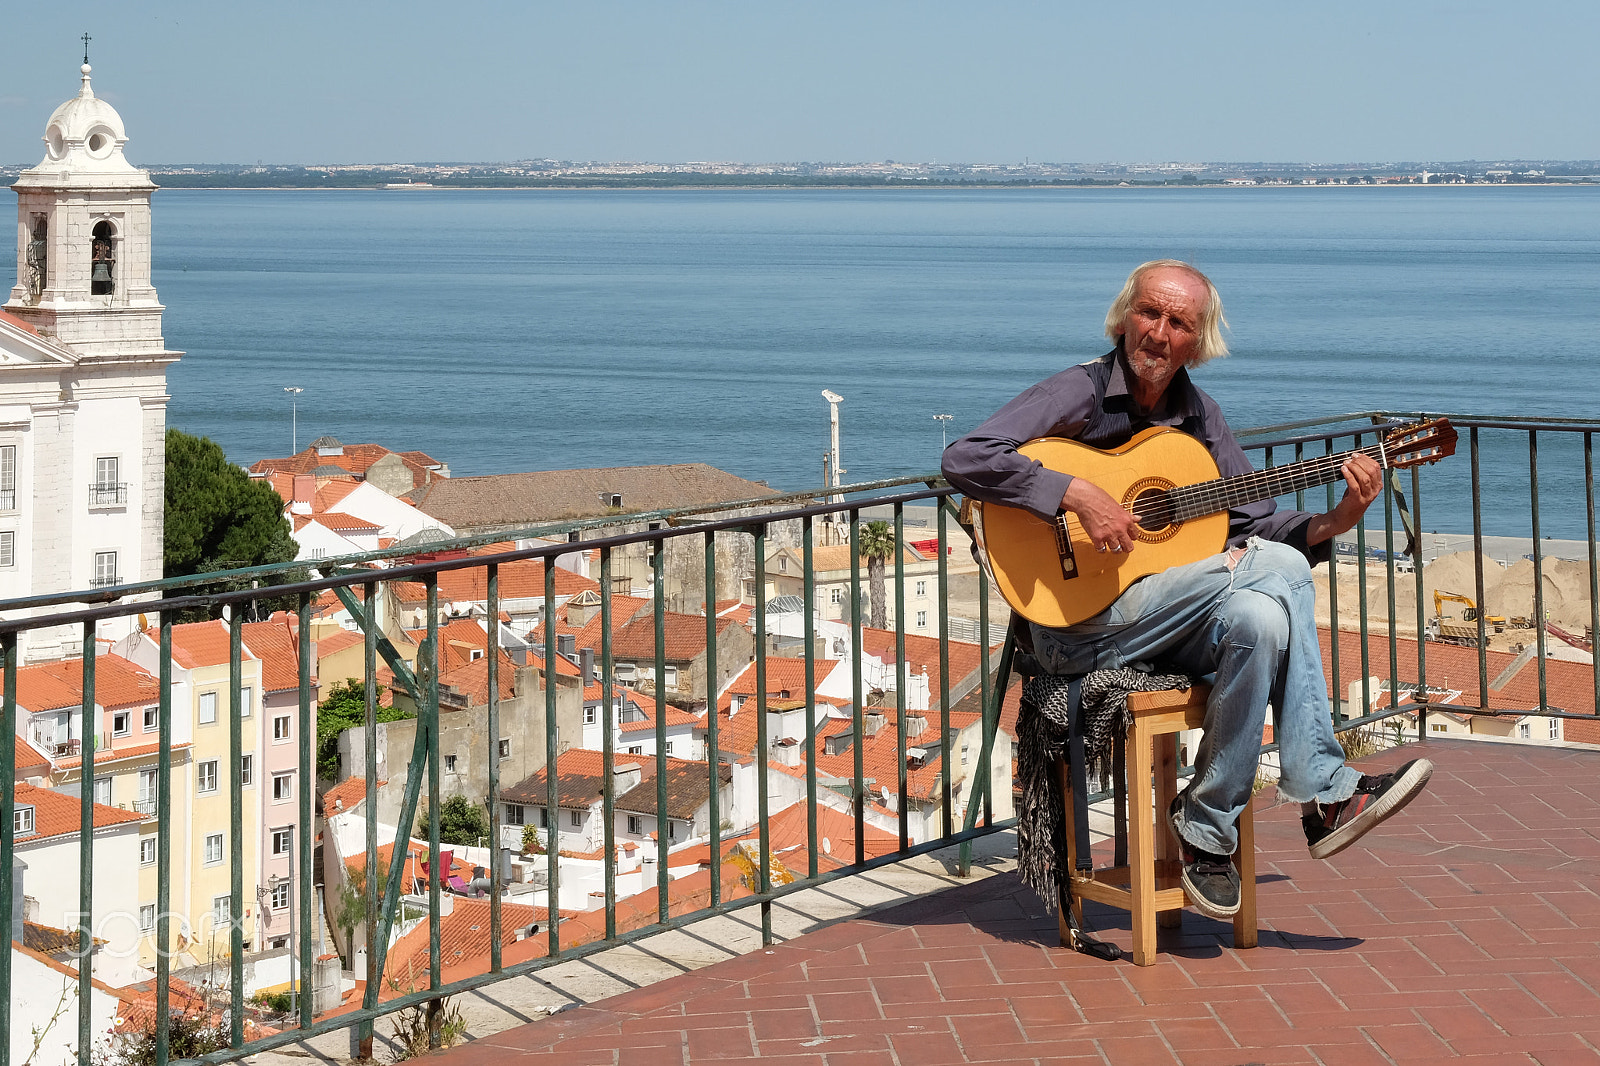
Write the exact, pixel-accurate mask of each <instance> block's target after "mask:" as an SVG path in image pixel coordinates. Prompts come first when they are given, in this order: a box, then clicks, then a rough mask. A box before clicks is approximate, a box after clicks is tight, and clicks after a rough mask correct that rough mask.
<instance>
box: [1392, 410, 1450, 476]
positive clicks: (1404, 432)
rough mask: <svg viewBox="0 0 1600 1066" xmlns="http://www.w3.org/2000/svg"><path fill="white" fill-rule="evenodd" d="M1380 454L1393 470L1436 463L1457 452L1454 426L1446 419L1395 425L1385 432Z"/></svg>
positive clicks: (1431, 419)
mask: <svg viewBox="0 0 1600 1066" xmlns="http://www.w3.org/2000/svg"><path fill="white" fill-rule="evenodd" d="M1383 453H1384V457H1385V458H1386V459H1388V461H1389V467H1390V469H1393V470H1404V469H1405V468H1406V467H1408V466H1421V465H1423V464H1424V463H1437V462H1438V461H1439V460H1440V459H1443V458H1445V457H1446V456H1451V455H1454V454H1455V453H1456V428H1455V427H1454V426H1452V425H1451V424H1450V420H1449V419H1447V418H1430V419H1428V420H1427V421H1426V422H1412V423H1411V424H1409V425H1405V426H1397V427H1396V428H1394V429H1391V430H1390V431H1389V432H1388V433H1386V434H1384V437H1383Z"/></svg>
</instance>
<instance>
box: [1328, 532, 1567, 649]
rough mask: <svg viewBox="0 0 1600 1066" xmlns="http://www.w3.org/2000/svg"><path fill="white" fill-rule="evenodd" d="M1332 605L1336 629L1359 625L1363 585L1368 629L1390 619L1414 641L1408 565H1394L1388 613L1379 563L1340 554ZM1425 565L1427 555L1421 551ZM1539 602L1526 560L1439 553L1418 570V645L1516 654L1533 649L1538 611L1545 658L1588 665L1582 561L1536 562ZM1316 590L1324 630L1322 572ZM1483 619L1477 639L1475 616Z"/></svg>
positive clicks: (1384, 569)
mask: <svg viewBox="0 0 1600 1066" xmlns="http://www.w3.org/2000/svg"><path fill="white" fill-rule="evenodd" d="M1337 558H1338V560H1339V562H1338V589H1337V602H1338V613H1339V625H1340V626H1341V627H1342V628H1346V629H1354V628H1356V627H1358V626H1359V625H1360V622H1361V612H1362V603H1363V601H1362V585H1363V584H1365V586H1366V598H1365V605H1366V613H1367V619H1368V624H1369V626H1370V627H1372V628H1375V629H1387V628H1388V626H1389V625H1390V622H1391V618H1392V621H1393V625H1394V630H1395V633H1396V635H1398V636H1406V637H1416V636H1418V632H1417V628H1418V626H1417V585H1416V574H1415V573H1414V572H1412V569H1411V566H1410V564H1409V562H1407V563H1399V562H1397V564H1396V567H1395V573H1394V600H1393V608H1392V614H1391V607H1390V599H1389V567H1388V565H1387V562H1386V561H1385V560H1384V559H1381V558H1374V557H1372V556H1368V557H1367V559H1366V561H1365V565H1363V562H1362V559H1361V557H1360V556H1350V555H1342V554H1341V555H1339V556H1337ZM1424 558H1425V559H1426V553H1424ZM1475 561H1476V563H1477V564H1478V565H1481V567H1482V570H1483V602H1482V604H1481V605H1480V604H1479V603H1478V602H1477V592H1478V581H1477V574H1476V567H1475ZM1540 566H1541V571H1542V575H1541V580H1540V586H1541V591H1542V594H1543V595H1542V604H1540V605H1538V606H1536V604H1535V595H1534V593H1535V582H1534V578H1535V573H1534V563H1533V559H1532V558H1531V557H1526V556H1524V557H1517V558H1513V559H1509V560H1505V561H1503V560H1501V559H1496V558H1493V557H1491V556H1490V555H1488V554H1485V555H1482V556H1475V555H1474V554H1473V553H1472V552H1471V551H1458V552H1450V553H1448V554H1442V555H1439V556H1437V557H1435V558H1433V559H1432V561H1430V562H1425V565H1424V566H1423V568H1422V607H1423V610H1422V634H1421V636H1422V637H1423V639H1426V640H1430V641H1436V642H1441V643H1447V644H1459V645H1465V646H1468V647H1477V646H1478V644H1479V641H1480V639H1482V640H1484V641H1485V642H1486V644H1485V646H1486V647H1488V648H1490V649H1492V650H1495V651H1504V652H1510V653H1513V654H1516V653H1519V652H1522V651H1524V650H1527V649H1530V648H1532V647H1533V646H1534V645H1535V643H1536V641H1537V639H1538V637H1537V632H1538V631H1537V629H1536V627H1535V623H1536V621H1538V620H1539V608H1540V607H1542V613H1543V624H1544V630H1545V634H1546V637H1545V640H1546V649H1547V654H1548V655H1549V656H1550V657H1551V658H1554V659H1567V660H1572V661H1578V662H1590V661H1592V656H1593V651H1594V629H1593V623H1594V615H1593V611H1592V607H1591V604H1592V602H1593V601H1592V599H1591V596H1592V594H1593V590H1592V588H1591V583H1590V576H1589V565H1588V562H1587V560H1583V561H1580V560H1578V559H1571V558H1560V557H1549V558H1544V559H1542V560H1541V564H1540ZM1313 578H1314V580H1315V582H1316V585H1317V620H1318V622H1319V624H1322V625H1328V624H1330V621H1329V607H1330V604H1331V602H1332V597H1331V596H1330V593H1329V588H1328V573H1327V568H1326V567H1317V568H1316V569H1315V570H1314V571H1313ZM1480 613H1481V614H1482V615H1483V618H1482V621H1483V627H1482V637H1481V638H1480V630H1479V615H1480Z"/></svg>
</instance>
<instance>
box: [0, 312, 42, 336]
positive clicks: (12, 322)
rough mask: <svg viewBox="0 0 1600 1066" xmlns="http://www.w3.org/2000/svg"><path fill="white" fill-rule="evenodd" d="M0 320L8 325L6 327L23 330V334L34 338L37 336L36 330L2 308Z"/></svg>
mask: <svg viewBox="0 0 1600 1066" xmlns="http://www.w3.org/2000/svg"><path fill="white" fill-rule="evenodd" d="M0 319H4V320H5V322H6V325H8V326H15V327H17V328H18V329H20V330H23V331H24V332H27V333H31V334H33V335H34V336H35V337H37V336H39V331H38V330H36V329H34V328H33V327H32V326H30V325H28V323H27V322H26V321H25V320H23V319H20V318H18V317H17V316H16V315H14V314H12V313H11V312H10V311H7V310H5V309H3V308H0Z"/></svg>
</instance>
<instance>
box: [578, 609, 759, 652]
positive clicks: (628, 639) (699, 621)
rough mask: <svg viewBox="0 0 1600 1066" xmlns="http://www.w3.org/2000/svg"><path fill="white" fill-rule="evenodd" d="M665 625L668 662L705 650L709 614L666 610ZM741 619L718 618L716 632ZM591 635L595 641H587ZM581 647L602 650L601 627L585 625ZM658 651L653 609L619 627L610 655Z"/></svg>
mask: <svg viewBox="0 0 1600 1066" xmlns="http://www.w3.org/2000/svg"><path fill="white" fill-rule="evenodd" d="M661 622H662V628H663V633H664V636H665V642H664V644H665V653H666V660H667V661H668V662H688V661H690V660H691V659H693V658H695V657H696V656H698V655H703V654H704V653H705V650H706V618H705V615H703V614H681V613H679V612H677V611H663V612H662V617H661ZM738 624H739V623H738V622H737V621H736V620H734V619H732V618H719V619H717V634H718V635H719V636H720V635H721V634H723V633H725V632H727V631H728V629H729V628H730V627H731V626H736V625H738ZM590 639H592V640H593V641H594V643H592V644H590V643H585V641H586V640H590ZM578 646H579V647H580V648H593V649H594V651H595V654H596V655H598V654H599V653H600V629H599V627H598V626H596V627H595V629H594V631H593V632H592V633H591V632H589V631H588V630H587V629H585V631H584V633H582V634H581V635H580V636H579V637H578ZM655 654H656V623H655V615H654V612H652V613H650V614H648V615H641V616H640V617H638V618H635V619H633V620H632V621H629V622H627V623H625V624H623V625H622V626H621V627H620V628H618V629H616V630H615V632H614V634H613V636H612V638H611V655H612V657H613V658H615V659H653V658H655Z"/></svg>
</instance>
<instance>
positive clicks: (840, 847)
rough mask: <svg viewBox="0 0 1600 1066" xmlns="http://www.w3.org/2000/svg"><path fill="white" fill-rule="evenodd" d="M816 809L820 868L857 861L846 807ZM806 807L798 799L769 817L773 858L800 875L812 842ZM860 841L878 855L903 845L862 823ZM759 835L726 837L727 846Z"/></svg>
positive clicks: (869, 855)
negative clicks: (838, 809)
mask: <svg viewBox="0 0 1600 1066" xmlns="http://www.w3.org/2000/svg"><path fill="white" fill-rule="evenodd" d="M816 811H817V872H818V873H827V872H828V871H830V870H834V869H837V868H838V867H840V866H849V865H852V864H853V863H854V862H855V861H856V820H855V818H854V817H852V816H851V815H848V814H845V813H844V812H843V811H837V810H834V809H833V808H832V807H828V806H826V805H822V804H819V805H818V806H817V808H816ZM806 812H807V807H806V805H805V804H803V803H796V804H793V805H792V806H789V807H785V808H784V809H783V810H781V811H779V812H778V813H777V814H774V815H773V816H772V817H771V818H770V819H768V823H767V824H768V829H767V842H768V847H769V849H770V851H771V853H772V856H773V858H775V859H777V860H778V861H779V862H782V863H783V864H784V865H785V866H787V867H789V868H790V869H791V870H793V871H794V872H795V873H797V874H799V875H800V876H801V877H804V876H806V874H807V869H808V866H807V858H806V856H807V851H808V849H809V848H810V846H811V841H810V830H809V828H808V826H807V817H806ZM863 828H864V829H865V832H864V833H863V834H862V837H861V841H862V844H863V850H864V852H865V857H866V858H868V859H876V858H878V857H879V856H881V855H888V854H890V853H892V852H894V851H896V850H898V849H899V847H900V838H899V837H898V836H897V835H896V834H894V833H887V832H884V831H883V830H882V829H877V828H875V827H873V826H871V825H866V826H864V827H863ZM759 839H760V838H759V837H758V836H757V835H756V834H754V833H751V834H749V835H748V836H745V837H740V838H739V839H738V840H733V841H726V840H725V841H724V844H726V845H728V846H729V847H728V850H730V851H731V850H732V845H736V844H737V843H739V841H740V840H744V841H750V842H754V841H756V840H759Z"/></svg>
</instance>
